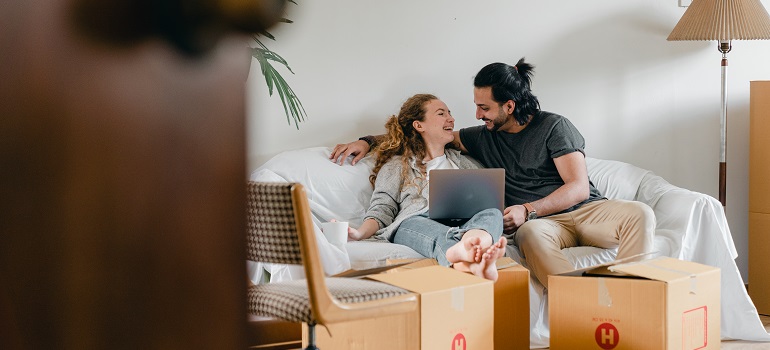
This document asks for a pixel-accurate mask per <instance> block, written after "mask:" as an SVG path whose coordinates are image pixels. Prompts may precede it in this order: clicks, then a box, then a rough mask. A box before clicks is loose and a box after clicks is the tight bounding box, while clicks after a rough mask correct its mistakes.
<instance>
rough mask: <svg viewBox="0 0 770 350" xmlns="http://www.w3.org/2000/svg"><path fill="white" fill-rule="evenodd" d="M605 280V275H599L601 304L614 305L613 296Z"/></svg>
mask: <svg viewBox="0 0 770 350" xmlns="http://www.w3.org/2000/svg"><path fill="white" fill-rule="evenodd" d="M604 280H605V279H604V277H599V282H598V283H599V295H598V300H599V306H604V307H612V296H610V290H609V289H607V283H606V282H604Z"/></svg>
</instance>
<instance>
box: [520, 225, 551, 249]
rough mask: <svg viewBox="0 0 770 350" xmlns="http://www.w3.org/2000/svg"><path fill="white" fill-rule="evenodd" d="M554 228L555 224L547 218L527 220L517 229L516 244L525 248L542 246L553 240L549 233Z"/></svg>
mask: <svg viewBox="0 0 770 350" xmlns="http://www.w3.org/2000/svg"><path fill="white" fill-rule="evenodd" d="M552 228H553V225H551V224H550V223H549V222H547V221H545V220H533V221H527V222H525V223H524V224H523V225H521V227H519V229H518V230H516V236H515V240H516V245H517V246H519V247H520V248H522V249H524V248H526V247H538V246H542V245H543V244H544V243H545V242H549V241H553V240H552V239H551V238H550V235H549V234H548V232H549V231H550V230H551V229H552Z"/></svg>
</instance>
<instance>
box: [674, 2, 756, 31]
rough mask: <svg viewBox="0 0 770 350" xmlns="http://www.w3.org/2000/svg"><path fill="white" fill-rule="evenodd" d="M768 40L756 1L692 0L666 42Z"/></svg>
mask: <svg viewBox="0 0 770 350" xmlns="http://www.w3.org/2000/svg"><path fill="white" fill-rule="evenodd" d="M757 39H770V16H768V14H767V10H765V8H764V6H762V2H760V0H693V2H692V3H691V4H690V6H689V7H688V8H687V11H685V12H684V15H682V18H681V19H680V20H679V23H677V24H676V26H675V27H674V30H672V31H671V34H669V36H668V38H667V39H666V40H669V41H672V40H718V41H730V40H757Z"/></svg>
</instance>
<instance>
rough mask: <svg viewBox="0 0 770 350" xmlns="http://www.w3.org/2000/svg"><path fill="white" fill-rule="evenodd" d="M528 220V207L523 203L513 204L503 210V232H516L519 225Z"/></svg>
mask: <svg viewBox="0 0 770 350" xmlns="http://www.w3.org/2000/svg"><path fill="white" fill-rule="evenodd" d="M526 221H527V208H524V206H523V205H512V206H510V207H507V208H505V210H504V211H503V233H506V234H510V233H514V232H516V230H517V229H518V228H519V226H521V225H523V224H524V222H526Z"/></svg>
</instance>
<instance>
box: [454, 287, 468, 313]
mask: <svg viewBox="0 0 770 350" xmlns="http://www.w3.org/2000/svg"><path fill="white" fill-rule="evenodd" d="M451 298H452V300H451V303H452V309H454V310H456V311H457V312H463V309H464V308H465V288H463V287H458V288H452V297H451Z"/></svg>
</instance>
